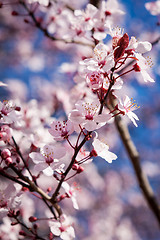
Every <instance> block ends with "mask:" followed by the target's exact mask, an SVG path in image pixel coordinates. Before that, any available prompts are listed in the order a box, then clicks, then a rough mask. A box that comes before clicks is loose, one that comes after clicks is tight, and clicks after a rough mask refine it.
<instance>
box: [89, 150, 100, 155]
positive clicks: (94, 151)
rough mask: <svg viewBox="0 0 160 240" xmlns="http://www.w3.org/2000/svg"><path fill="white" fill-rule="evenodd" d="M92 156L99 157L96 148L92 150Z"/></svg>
mask: <svg viewBox="0 0 160 240" xmlns="http://www.w3.org/2000/svg"><path fill="white" fill-rule="evenodd" d="M90 156H91V157H97V156H98V154H97V152H96V150H94V149H92V151H91V152H90Z"/></svg>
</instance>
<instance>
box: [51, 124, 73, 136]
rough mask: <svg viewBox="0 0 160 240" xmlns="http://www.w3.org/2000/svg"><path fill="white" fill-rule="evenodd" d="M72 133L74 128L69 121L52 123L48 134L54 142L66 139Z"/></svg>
mask: <svg viewBox="0 0 160 240" xmlns="http://www.w3.org/2000/svg"><path fill="white" fill-rule="evenodd" d="M73 131H74V126H73V123H72V122H71V121H69V120H68V121H63V122H62V121H53V123H52V124H51V128H50V129H49V133H50V134H51V135H52V136H53V137H54V139H55V140H57V141H61V140H63V139H66V138H68V136H69V135H71V134H72V133H73Z"/></svg>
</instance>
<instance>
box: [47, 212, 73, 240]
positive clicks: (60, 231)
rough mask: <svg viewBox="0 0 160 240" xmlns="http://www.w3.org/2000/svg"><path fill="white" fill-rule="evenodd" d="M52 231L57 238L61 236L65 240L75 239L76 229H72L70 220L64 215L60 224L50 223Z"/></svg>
mask: <svg viewBox="0 0 160 240" xmlns="http://www.w3.org/2000/svg"><path fill="white" fill-rule="evenodd" d="M49 225H50V230H51V232H52V233H53V234H54V235H55V236H59V237H60V238H61V239H63V240H72V239H73V238H75V232H74V228H73V227H72V222H71V220H70V218H68V217H67V216H66V215H64V214H63V216H61V219H60V222H58V221H52V222H51V221H50V222H49Z"/></svg>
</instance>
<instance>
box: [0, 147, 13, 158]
mask: <svg viewBox="0 0 160 240" xmlns="http://www.w3.org/2000/svg"><path fill="white" fill-rule="evenodd" d="M1 157H2V158H3V159H6V158H8V157H11V152H10V150H9V149H7V148H5V149H3V150H2V152H1Z"/></svg>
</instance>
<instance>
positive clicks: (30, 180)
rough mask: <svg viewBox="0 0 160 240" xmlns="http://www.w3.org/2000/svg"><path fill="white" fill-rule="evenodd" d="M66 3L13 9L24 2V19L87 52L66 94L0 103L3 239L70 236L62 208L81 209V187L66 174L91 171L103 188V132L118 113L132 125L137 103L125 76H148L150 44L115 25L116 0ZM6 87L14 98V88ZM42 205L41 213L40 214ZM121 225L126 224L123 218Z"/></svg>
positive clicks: (109, 155)
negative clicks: (96, 3)
mask: <svg viewBox="0 0 160 240" xmlns="http://www.w3.org/2000/svg"><path fill="white" fill-rule="evenodd" d="M157 2H159V1H157ZM71 3H73V6H74V5H76V3H75V1H49V0H27V1H25V0H24V1H20V0H19V1H18V3H17V4H18V7H20V8H18V10H16V11H14V12H13V11H12V15H13V17H14V16H21V17H23V14H22V13H21V8H22V7H23V8H24V12H25V13H26V12H27V13H28V15H27V14H26V15H27V17H26V16H25V18H24V21H25V22H26V23H27V24H31V25H33V23H34V25H35V26H36V27H38V28H39V29H40V30H41V31H43V32H44V33H45V35H46V36H48V37H50V38H51V39H52V40H55V41H56V42H57V41H60V42H62V43H63V44H64V48H65V44H66V43H67V44H68V43H74V44H79V45H80V46H82V47H83V46H85V48H86V49H87V50H86V54H84V55H83V56H82V54H79V56H80V57H79V56H78V57H77V59H78V60H77V59H76V60H75V61H77V62H76V67H75V69H76V70H75V71H74V82H75V86H74V87H73V88H72V90H70V91H69V92H67V91H68V90H67V89H66V90H64V88H62V90H61V94H60V91H56V90H57V89H55V92H54V93H53V86H50V85H49V87H48V89H47V91H45V90H44V89H43V87H42V89H41V92H42V91H43V90H44V94H40V95H41V97H43V98H44V99H45V100H44V99H43V100H44V101H41V102H38V101H37V100H35V99H34V100H30V101H29V102H28V103H26V102H24V101H23V100H22V98H21V99H14V100H9V101H7V100H5V101H2V102H0V143H1V145H0V146H1V150H0V175H1V176H2V178H3V180H4V178H6V179H8V182H7V183H5V184H3V183H2V186H1V189H0V196H1V197H0V215H1V217H3V224H2V225H0V239H2V240H5V239H9V240H14V239H50V240H52V239H54V238H55V237H57V236H59V237H60V238H61V239H64V240H69V239H74V238H75V230H74V225H75V224H76V223H75V220H74V219H73V218H71V217H69V216H67V213H65V211H63V205H64V206H65V204H66V203H65V202H67V199H69V200H71V202H72V204H73V208H75V209H76V210H78V209H79V201H78V200H79V198H80V197H79V188H78V187H77V185H76V184H74V182H73V181H72V180H73V179H74V177H75V178H76V179H78V178H80V179H81V176H82V178H83V176H84V175H85V174H87V171H88V172H89V171H93V174H95V175H96V174H97V183H94V177H93V179H92V184H93V185H94V184H95V185H96V184H97V185H98V188H99V187H100V186H101V187H102V188H105V187H103V186H102V185H103V184H101V183H102V182H101V177H99V175H98V173H97V171H96V170H95V167H94V164H93V161H94V159H95V158H96V159H97V161H101V159H104V160H105V161H106V162H107V163H112V161H114V160H116V159H117V155H116V154H115V153H113V152H112V151H110V148H111V147H112V146H111V147H110V146H109V143H110V141H111V140H110V138H108V139H107V137H106V138H105V139H103V134H102V133H103V132H106V136H107V134H108V132H109V130H107V129H111V128H112V126H113V122H114V119H115V117H116V116H120V117H122V118H124V119H125V120H126V121H127V122H128V123H129V121H130V120H131V122H132V123H133V124H134V126H136V127H137V126H138V124H137V121H138V120H139V118H138V116H137V115H136V114H135V113H134V111H135V110H136V109H138V108H139V106H138V105H137V104H136V103H135V101H134V100H133V98H132V97H130V96H128V92H126V91H125V87H126V85H127V84H126V82H125V81H124V79H125V78H126V76H127V77H128V78H129V77H130V75H131V73H133V74H134V76H137V77H138V79H140V82H143V83H145V84H148V83H152V82H154V79H153V77H152V76H151V75H150V66H151V64H152V63H151V60H150V59H149V58H145V57H144V55H143V54H145V53H146V52H149V51H151V49H152V44H151V43H150V42H149V41H141V40H137V39H136V38H135V37H133V36H131V37H130V36H129V35H128V34H127V33H126V32H125V31H124V30H123V29H121V28H119V27H115V26H116V23H117V22H119V19H121V17H123V15H124V14H125V13H124V11H123V8H121V5H120V4H119V3H118V1H117V0H114V1H113V0H108V1H107V2H106V1H102V2H101V4H100V7H99V8H98V7H96V6H94V5H92V4H90V3H89V4H86V7H85V8H84V9H83V10H80V9H79V8H80V7H81V3H80V1H79V3H78V2H77V6H75V8H76V9H72V8H71V7H69V6H72V4H71ZM3 4H4V5H5V3H3V2H2V6H1V8H2V10H3V6H4V5H3ZM69 4H70V5H69ZM11 6H12V5H11ZM148 6H150V5H149V3H148V5H146V7H147V8H148ZM149 8H150V7H149ZM38 11H39V12H38ZM151 11H155V10H154V9H151ZM37 12H38V13H39V14H40V13H41V14H42V15H43V18H40V17H39V16H38V13H37ZM13 13H14V14H13ZM24 15H25V14H24ZM107 37H108V38H109V39H111V40H108V41H107V40H106V39H107ZM56 44H57V43H56ZM56 44H55V47H57V48H59V46H58V44H57V45H56ZM75 51H76V50H75ZM82 51H83V50H82ZM74 64H75V63H74ZM74 64H73V65H74ZM69 68H70V66H69V67H68V68H67V71H69ZM2 85H3V84H2ZM44 87H45V86H44ZM6 88H8V89H9V91H10V92H11V95H12V96H13V89H12V88H11V87H10V86H9V85H8V86H7V87H6ZM66 96H67V97H66ZM60 104H61V106H63V110H64V112H65V117H64V118H62V117H61V116H60V118H58V119H57V118H55V116H54V113H56V111H57V108H58V107H57V106H59V105H60ZM128 119H129V121H128ZM79 176H80V177H79ZM84 178H85V177H84ZM115 178H116V177H115ZM76 181H78V180H76ZM80 181H82V180H80ZM98 181H99V182H100V184H99V183H98ZM115 182H116V180H115ZM117 186H119V185H118V183H117ZM77 196H78V197H77ZM34 198H36V201H35V202H34V200H33V199H34ZM39 202H41V203H39ZM41 204H42V206H43V212H42V210H40V213H39V212H38V208H39V206H40V208H41V209H42V207H41ZM115 205H116V203H115ZM115 205H114V206H115ZM26 209H27V210H26ZM119 211H120V210H119ZM112 217H113V216H112ZM44 223H45V224H44ZM44 225H47V226H48V229H47V230H46V229H45V226H44ZM127 226H128V228H130V229H131V226H130V224H129V223H128V225H127ZM7 228H8V229H9V230H10V232H11V231H12V234H11V236H9V234H10V233H7V231H6V229H7ZM108 228H109V226H108ZM44 229H45V230H44ZM44 234H45V235H44ZM116 234H117V236H118V232H117V233H116ZM134 236H136V235H134ZM108 239H111V238H108ZM117 239H122V238H117ZM131 239H133V238H131ZM137 239H138V238H137Z"/></svg>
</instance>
